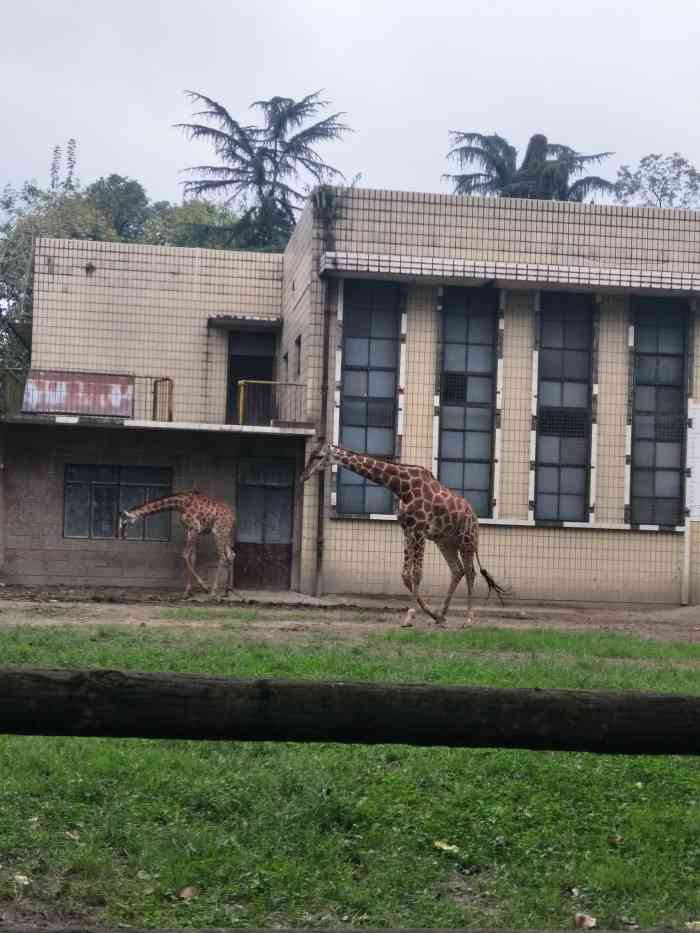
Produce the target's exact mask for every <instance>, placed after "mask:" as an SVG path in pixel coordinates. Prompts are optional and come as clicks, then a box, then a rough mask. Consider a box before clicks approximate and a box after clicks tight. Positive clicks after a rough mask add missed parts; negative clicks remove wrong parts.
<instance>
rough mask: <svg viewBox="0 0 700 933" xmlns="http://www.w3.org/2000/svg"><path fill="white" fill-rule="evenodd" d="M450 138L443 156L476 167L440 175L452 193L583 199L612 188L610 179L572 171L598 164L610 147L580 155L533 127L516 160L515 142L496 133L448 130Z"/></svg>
mask: <svg viewBox="0 0 700 933" xmlns="http://www.w3.org/2000/svg"><path fill="white" fill-rule="evenodd" d="M450 140H451V144H452V146H451V149H450V150H449V152H448V153H447V158H448V159H453V160H455V161H456V162H457V163H458V165H459V167H460V168H462V169H466V168H471V167H475V168H477V169H478V171H476V172H468V173H464V172H463V173H461V174H456V175H445V176H444V177H445V178H447V179H449V180H450V181H451V182H452V183H453V185H454V191H455V193H456V194H466V195H471V194H480V195H500V196H501V197H509V198H540V199H542V200H546V201H584V200H585V199H586V198H588V197H591V196H592V195H595V194H603V195H609V194H612V193H613V192H614V190H615V186H614V185H613V183H612V182H609V181H606V179H604V178H600V177H599V176H597V175H586V176H584V177H582V178H577V177H576V176H578V175H581V173H582V172H583V171H585V169H586V166H588V165H591V164H598V163H599V162H601V161H602V160H603V159H605V158H607V157H608V156H610V155H612V153H611V152H598V153H595V154H594V155H582V154H581V153H580V152H577V151H576V150H575V149H572V148H571V147H570V146H562V145H559V144H557V143H550V142H548V140H547V137H546V136H544V135H542V134H541V133H536V134H535V135H534V136H532V137H531V139H530V142H529V143H528V147H527V150H526V152H525V156H524V158H523V160H522V162H521V164H520V166H518V163H517V155H518V153H517V150H516V148H515V147H514V146H512V145H511V144H510V143H509V142H508V141H507V140H506V139H504V138H503V137H502V136H499V135H498V134H493V135H490V136H484V135H483V134H481V133H463V132H452V133H450Z"/></svg>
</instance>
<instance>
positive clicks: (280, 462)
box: [236, 457, 296, 545]
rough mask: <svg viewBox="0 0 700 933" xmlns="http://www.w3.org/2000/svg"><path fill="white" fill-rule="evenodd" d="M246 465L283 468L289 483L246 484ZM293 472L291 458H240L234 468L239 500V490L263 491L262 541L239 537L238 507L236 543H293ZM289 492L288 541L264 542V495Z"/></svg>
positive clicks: (265, 496) (294, 466)
mask: <svg viewBox="0 0 700 933" xmlns="http://www.w3.org/2000/svg"><path fill="white" fill-rule="evenodd" d="M247 464H258V465H269V464H274V465H276V466H284V467H286V468H287V469H288V471H289V482H288V483H274V482H269V481H268V482H265V481H263V482H246V480H245V479H244V478H243V472H244V468H245V466H246V465H247ZM295 472H296V463H295V461H294V460H292V459H291V458H285V457H283V458H280V459H277V458H274V457H241V458H240V459H239V461H238V464H237V467H236V488H237V491H238V496H239V499H240V496H241V490H244V489H261V490H262V491H263V520H262V526H261V527H262V538H263V540H262V541H251V540H249V539H245V538H241V537H240V530H241V521H240V505H239V522H238V537H237V538H236V540H237V541H240V542H241V544H260V545H272V544H284V545H291V544H293V543H294V497H295ZM281 489H284V490H285V491H288V492H289V495H290V515H289V540H288V541H266V540H265V534H266V528H267V524H266V521H265V519H266V516H267V514H268V498H269V497H268V496H267V495H266V494H267V493H268V492H269V491H273V492H274V491H275V490H281Z"/></svg>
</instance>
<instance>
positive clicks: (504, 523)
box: [329, 509, 685, 534]
mask: <svg viewBox="0 0 700 933" xmlns="http://www.w3.org/2000/svg"><path fill="white" fill-rule="evenodd" d="M329 518H330V519H331V521H338V522H346V521H350V522H378V521H379V522H395V521H396V520H397V518H398V516H397V515H396V513H392V514H374V513H371V514H367V513H364V512H361V513H359V514H355V513H349V512H336V511H335V510H334V509H332V510H331V513H330V515H329ZM479 524H480V525H495V526H500V527H502V528H549V529H560V528H564V529H566V528H574V529H580V530H581V531H656V532H659V533H662V534H683V533H684V532H685V527H684V526H683V525H676V526H675V527H668V526H665V525H664V526H661V525H626V524H624V523H622V522H620V523H619V524H618V523H615V522H599V523H596V522H546V521H539V522H538V521H531V520H530V519H527V518H480V519H479Z"/></svg>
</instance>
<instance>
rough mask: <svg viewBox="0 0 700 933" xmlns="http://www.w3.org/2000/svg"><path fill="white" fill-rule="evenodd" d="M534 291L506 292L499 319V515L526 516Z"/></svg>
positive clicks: (519, 517) (530, 419) (533, 341)
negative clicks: (500, 335) (500, 349)
mask: <svg viewBox="0 0 700 933" xmlns="http://www.w3.org/2000/svg"><path fill="white" fill-rule="evenodd" d="M534 302H535V293H534V292H514V291H509V292H507V294H506V310H505V316H504V319H503V325H504V327H503V398H502V407H501V426H502V441H501V444H502V447H501V449H502V457H501V461H502V462H501V489H500V495H499V500H498V501H499V509H498V511H499V518H503V519H507V518H511V519H512V518H517V519H526V518H527V516H528V484H529V477H530V425H531V421H532V417H531V413H532V405H531V401H532V351H533V349H534V345H535V310H534V309H535V304H534Z"/></svg>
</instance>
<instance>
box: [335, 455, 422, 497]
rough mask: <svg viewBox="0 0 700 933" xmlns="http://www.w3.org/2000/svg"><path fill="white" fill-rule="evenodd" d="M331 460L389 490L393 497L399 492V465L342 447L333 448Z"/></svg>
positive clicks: (400, 467)
mask: <svg viewBox="0 0 700 933" xmlns="http://www.w3.org/2000/svg"><path fill="white" fill-rule="evenodd" d="M333 459H334V460H335V461H336V463H339V464H340V465H341V466H344V467H346V468H347V469H348V470H352V472H353V473H357V474H358V476H364V477H365V479H369V480H371V481H372V482H373V483H379V484H380V485H382V486H386V488H387V489H390V490H391V492H393V493H394V495H397V496H398V495H399V493H400V492H401V479H402V478H405V477H402V465H401V464H400V463H389V462H387V461H386V460H377V458H376V457H370V456H368V455H367V454H358V453H355V451H353V450H345V449H344V448H343V447H334V448H333Z"/></svg>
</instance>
